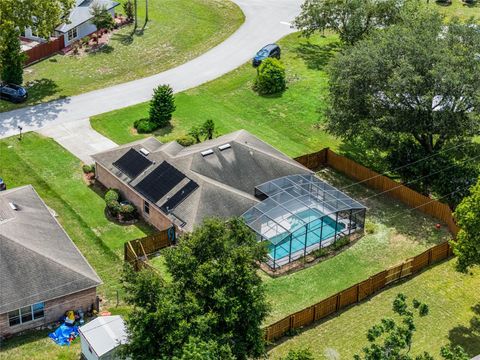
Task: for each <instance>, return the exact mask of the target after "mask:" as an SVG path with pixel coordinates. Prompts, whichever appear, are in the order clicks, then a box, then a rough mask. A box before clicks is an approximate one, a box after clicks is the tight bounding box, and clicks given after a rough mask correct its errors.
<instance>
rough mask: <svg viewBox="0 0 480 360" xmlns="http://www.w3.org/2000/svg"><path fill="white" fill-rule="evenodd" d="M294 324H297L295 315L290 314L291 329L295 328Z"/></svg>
mask: <svg viewBox="0 0 480 360" xmlns="http://www.w3.org/2000/svg"><path fill="white" fill-rule="evenodd" d="M294 324H295V315H292V316H290V325H289V326H290V329H289V330H293V329H294V327H293V326H294Z"/></svg>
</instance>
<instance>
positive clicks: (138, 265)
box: [124, 226, 176, 271]
mask: <svg viewBox="0 0 480 360" xmlns="http://www.w3.org/2000/svg"><path fill="white" fill-rule="evenodd" d="M175 240H176V239H175V227H173V226H172V227H171V228H169V229H166V230H163V231H160V232H158V233H156V234H153V235H150V236H146V237H144V238H142V239H136V240H132V241H129V242H126V243H125V244H124V260H125V261H126V262H129V263H130V264H132V266H133V268H134V270H135V271H139V270H140V269H142V267H145V266H149V265H150V264H149V262H148V256H149V255H151V254H154V253H156V252H157V251H159V250H161V249H164V248H166V247H169V246H171V245H173V244H174V243H175Z"/></svg>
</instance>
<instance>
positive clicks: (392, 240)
mask: <svg viewBox="0 0 480 360" xmlns="http://www.w3.org/2000/svg"><path fill="white" fill-rule="evenodd" d="M319 176H320V177H321V178H324V179H326V180H327V181H328V182H329V183H330V184H332V185H334V186H336V187H338V188H339V189H342V188H345V187H346V186H349V185H350V184H351V183H352V182H351V180H348V179H347V178H345V177H343V176H341V175H339V174H337V173H335V172H333V171H331V170H324V171H322V172H320V173H319ZM345 192H346V193H347V194H350V195H351V196H352V197H353V198H355V199H357V200H359V201H360V202H362V203H363V204H364V205H366V206H367V225H366V226H367V229H368V230H369V232H370V233H367V234H365V236H363V237H362V238H360V239H359V240H358V241H357V242H356V243H355V244H354V245H353V246H351V247H349V248H347V249H346V250H344V251H343V252H341V253H340V254H338V255H337V256H335V257H332V258H330V259H328V260H325V261H323V262H320V263H318V264H316V265H314V266H312V267H309V268H307V269H304V270H301V271H298V272H295V273H293V274H290V275H286V276H282V277H279V278H275V279H273V278H270V277H269V276H267V275H265V274H264V273H262V274H263V278H264V281H265V285H266V289H267V294H268V299H269V301H270V303H271V304H272V311H271V314H270V317H269V318H268V319H267V323H268V324H270V323H273V322H275V321H277V320H280V319H281V318H283V317H285V316H287V315H289V314H291V313H294V312H296V311H298V310H301V309H303V308H305V307H307V306H310V305H313V304H315V303H317V302H319V301H321V300H323V299H325V298H327V297H328V296H330V295H333V294H335V293H337V292H338V291H341V290H343V289H346V288H348V287H350V286H352V285H354V284H356V283H357V282H359V281H362V280H365V279H367V278H368V277H370V276H371V275H374V274H376V273H377V272H380V271H382V270H384V269H386V268H388V267H390V266H393V265H396V264H398V263H400V262H401V261H403V260H405V259H408V258H410V257H412V256H415V255H418V254H420V253H421V252H423V251H424V250H426V249H428V248H430V247H432V246H433V245H435V244H438V243H441V242H443V241H446V240H448V239H449V238H450V236H449V233H448V231H447V230H446V228H445V227H443V228H442V229H441V230H438V229H436V228H435V224H436V223H437V221H436V220H435V219H432V218H430V217H428V216H426V215H424V214H423V213H420V212H418V211H410V209H409V208H408V207H406V206H404V205H402V204H401V203H400V202H398V201H396V200H393V199H391V198H388V197H386V196H385V195H381V196H374V195H375V194H378V193H376V192H374V191H372V190H370V189H368V188H366V187H365V186H363V185H355V186H352V187H349V188H347V189H345ZM372 196H374V197H372Z"/></svg>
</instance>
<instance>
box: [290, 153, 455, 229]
mask: <svg viewBox="0 0 480 360" xmlns="http://www.w3.org/2000/svg"><path fill="white" fill-rule="evenodd" d="M295 160H296V161H298V162H299V163H300V164H302V165H303V166H305V167H307V168H309V169H311V170H317V169H319V168H322V167H325V166H329V167H331V168H332V169H334V170H336V171H338V172H341V173H342V174H344V175H346V176H348V177H349V178H351V179H353V180H356V181H359V182H361V183H363V184H364V185H366V186H368V187H370V188H372V189H375V190H378V191H380V192H382V193H384V194H385V195H387V196H391V197H392V198H395V199H397V200H399V201H401V202H402V203H404V204H406V205H407V206H409V207H411V208H415V209H418V210H420V211H422V212H424V213H425V214H428V215H430V216H432V217H434V218H436V219H438V220H439V221H441V222H443V223H445V224H446V225H447V226H448V229H449V230H450V232H451V233H452V234H453V236H456V235H457V233H458V230H459V229H458V226H457V224H455V221H454V219H453V214H452V210H451V209H450V207H449V206H448V205H446V204H444V203H441V202H440V201H437V200H434V199H431V198H429V197H427V196H425V195H422V194H420V193H418V192H416V191H414V190H412V189H410V188H409V187H407V186H405V185H402V184H400V183H398V182H396V181H394V180H392V179H390V178H388V177H386V176H383V175H381V174H379V173H377V172H375V171H373V170H370V169H369V168H366V167H365V166H363V165H360V164H358V163H357V162H355V161H353V160H350V159H349V158H347V157H345V156H342V155H338V154H337V153H335V152H334V151H332V150H330V149H329V148H325V149H323V150H320V151H319V152H316V153H313V154H307V155H303V156H300V157H298V158H296V159H295Z"/></svg>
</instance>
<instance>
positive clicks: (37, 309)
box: [8, 303, 45, 326]
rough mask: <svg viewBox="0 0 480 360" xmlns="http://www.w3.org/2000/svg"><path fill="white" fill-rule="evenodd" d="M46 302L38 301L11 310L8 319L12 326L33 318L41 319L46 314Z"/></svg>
mask: <svg viewBox="0 0 480 360" xmlns="http://www.w3.org/2000/svg"><path fill="white" fill-rule="evenodd" d="M44 310H45V304H44V303H38V304H34V305H30V306H26V307H23V308H21V309H18V310H15V311H10V312H9V313H8V321H9V324H10V326H15V325H19V324H24V323H28V322H29V321H32V320H37V319H41V318H43V317H44V316H45V312H44Z"/></svg>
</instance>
